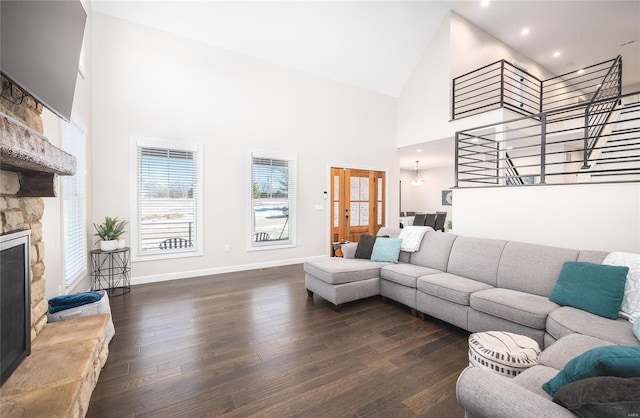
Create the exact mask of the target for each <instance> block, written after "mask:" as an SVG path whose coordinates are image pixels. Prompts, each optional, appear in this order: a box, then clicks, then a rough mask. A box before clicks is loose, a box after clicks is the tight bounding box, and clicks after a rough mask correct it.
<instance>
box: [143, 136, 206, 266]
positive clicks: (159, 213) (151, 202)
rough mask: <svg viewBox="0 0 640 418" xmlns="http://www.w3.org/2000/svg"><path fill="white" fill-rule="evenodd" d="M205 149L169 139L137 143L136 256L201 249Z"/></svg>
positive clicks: (193, 252) (180, 253) (198, 252)
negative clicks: (172, 141)
mask: <svg viewBox="0 0 640 418" xmlns="http://www.w3.org/2000/svg"><path fill="white" fill-rule="evenodd" d="M201 149H202V148H201V147H200V146H199V145H192V144H183V143H173V144H172V143H167V142H166V141H153V140H144V141H143V140H139V141H138V142H137V146H136V184H135V190H136V196H135V200H136V201H135V205H134V206H135V213H134V214H133V215H132V220H133V222H132V230H133V231H132V232H133V234H134V235H135V236H132V238H133V239H132V245H134V249H135V255H137V256H148V255H150V256H153V255H155V256H159V258H161V257H164V256H166V255H171V256H174V257H175V256H193V255H201V254H202V239H201V236H202V184H201V183H202V174H201V173H202V170H201V165H202V155H201V154H202V151H201Z"/></svg>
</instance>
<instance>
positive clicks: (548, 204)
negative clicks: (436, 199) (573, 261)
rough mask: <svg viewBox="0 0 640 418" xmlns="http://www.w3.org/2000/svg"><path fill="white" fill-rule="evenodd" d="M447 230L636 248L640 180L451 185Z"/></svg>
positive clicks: (565, 244) (554, 242)
mask: <svg viewBox="0 0 640 418" xmlns="http://www.w3.org/2000/svg"><path fill="white" fill-rule="evenodd" d="M453 202H454V208H455V220H454V222H453V232H455V233H456V234H460V235H468V236H476V237H484V238H497V239H505V240H513V241H523V242H531V243H536V244H545V245H552V246H558V247H568V248H574V249H586V250H602V251H626V252H632V253H640V184H638V183H619V184H580V185H555V186H551V185H548V186H525V187H496V188H482V189H457V190H454V192H453Z"/></svg>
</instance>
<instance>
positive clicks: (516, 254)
mask: <svg viewBox="0 0 640 418" xmlns="http://www.w3.org/2000/svg"><path fill="white" fill-rule="evenodd" d="M577 257H578V251H577V250H570V249H566V248H556V247H548V246H545V245H537V244H526V243H522V242H513V241H510V242H508V243H507V244H506V245H505V247H504V250H503V251H502V256H501V257H500V265H499V266H498V285H497V287H500V288H504V289H512V290H518V291H520V292H525V293H531V294H534V295H540V296H545V297H547V296H549V293H551V289H553V287H554V286H555V284H556V281H557V280H558V275H559V274H560V270H561V269H562V264H563V263H564V262H565V261H575V260H576V259H577Z"/></svg>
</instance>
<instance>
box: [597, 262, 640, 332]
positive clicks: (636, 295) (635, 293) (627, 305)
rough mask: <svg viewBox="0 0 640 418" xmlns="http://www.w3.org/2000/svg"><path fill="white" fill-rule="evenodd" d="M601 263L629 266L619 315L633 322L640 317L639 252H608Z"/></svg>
mask: <svg viewBox="0 0 640 418" xmlns="http://www.w3.org/2000/svg"><path fill="white" fill-rule="evenodd" d="M602 264H608V265H611V266H625V267H629V273H628V274H627V282H626V283H625V286H624V298H623V299H622V306H620V313H619V316H621V317H623V318H627V319H628V320H629V321H631V322H635V321H636V319H638V318H639V317H640V254H631V253H623V252H613V253H609V254H608V255H607V256H606V257H605V259H604V260H603V261H602Z"/></svg>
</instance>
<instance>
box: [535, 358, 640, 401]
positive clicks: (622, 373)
mask: <svg viewBox="0 0 640 418" xmlns="http://www.w3.org/2000/svg"><path fill="white" fill-rule="evenodd" d="M596 376H615V377H640V346H628V345H609V346H604V347H596V348H592V349H591V350H589V351H587V352H585V353H583V354H580V355H579V356H578V357H575V358H574V359H572V360H571V361H569V362H568V363H567V365H566V366H564V368H563V369H562V370H560V372H558V374H557V375H556V376H555V377H554V378H553V379H551V380H549V381H548V382H546V383H545V384H544V385H542V388H543V389H544V391H545V392H547V393H548V394H549V395H550V396H554V395H555V394H556V392H557V391H558V390H560V388H562V387H563V386H565V385H567V384H569V383H571V382H576V381H578V380H582V379H587V378H590V377H596Z"/></svg>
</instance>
